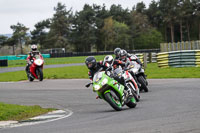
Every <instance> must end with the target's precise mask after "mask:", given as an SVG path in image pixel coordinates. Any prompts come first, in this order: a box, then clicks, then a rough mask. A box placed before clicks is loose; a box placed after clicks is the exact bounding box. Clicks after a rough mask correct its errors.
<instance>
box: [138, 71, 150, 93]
mask: <svg viewBox="0 0 200 133" xmlns="http://www.w3.org/2000/svg"><path fill="white" fill-rule="evenodd" d="M138 81H139V82H140V84H141V88H142V89H143V90H144V91H145V92H148V91H149V89H148V87H147V85H146V81H145V79H144V77H143V76H142V75H140V76H139V77H138Z"/></svg>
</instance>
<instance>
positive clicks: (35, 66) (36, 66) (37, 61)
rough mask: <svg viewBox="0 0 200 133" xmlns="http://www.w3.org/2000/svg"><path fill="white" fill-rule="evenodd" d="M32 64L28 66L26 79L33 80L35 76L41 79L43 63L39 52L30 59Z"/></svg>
mask: <svg viewBox="0 0 200 133" xmlns="http://www.w3.org/2000/svg"><path fill="white" fill-rule="evenodd" d="M31 62H32V64H31V65H30V67H29V72H28V74H27V76H28V80H29V81H33V80H34V79H35V78H36V79H39V81H42V80H43V71H42V70H43V64H44V59H43V57H42V55H41V54H37V55H35V56H34V57H33V58H32V59H31Z"/></svg>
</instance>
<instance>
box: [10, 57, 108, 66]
mask: <svg viewBox="0 0 200 133" xmlns="http://www.w3.org/2000/svg"><path fill="white" fill-rule="evenodd" d="M86 57H87V56H79V57H63V58H45V59H44V60H45V65H53V64H72V63H84V62H85V58H86ZM104 57H105V55H100V56H95V58H96V59H97V60H98V61H99V60H103V59H104ZM21 66H26V60H9V61H8V67H21Z"/></svg>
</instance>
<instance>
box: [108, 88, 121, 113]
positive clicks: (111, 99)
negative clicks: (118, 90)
mask: <svg viewBox="0 0 200 133" xmlns="http://www.w3.org/2000/svg"><path fill="white" fill-rule="evenodd" d="M104 97H105V100H106V101H107V102H108V103H109V104H110V106H111V107H113V108H114V109H115V110H116V111H121V110H122V104H121V102H120V99H119V98H118V97H117V95H116V94H115V92H114V91H112V90H110V92H107V93H105V94H104Z"/></svg>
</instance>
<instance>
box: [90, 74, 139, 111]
mask: <svg viewBox="0 0 200 133" xmlns="http://www.w3.org/2000/svg"><path fill="white" fill-rule="evenodd" d="M108 75H110V72H109V71H107V72H106V71H98V72H96V73H95V75H94V78H93V82H92V83H89V84H88V85H86V86H87V87H89V86H90V84H92V85H93V91H94V92H97V94H98V96H99V98H101V99H104V100H105V101H106V102H108V103H109V104H110V106H111V107H113V108H114V109H115V110H116V111H121V110H122V107H123V106H124V105H127V106H128V107H129V108H135V107H136V105H137V104H136V99H135V98H134V97H133V96H129V95H128V92H127V91H126V90H125V89H124V86H123V85H122V84H120V83H119V82H118V81H116V80H114V79H113V78H111V77H109V76H108Z"/></svg>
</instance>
